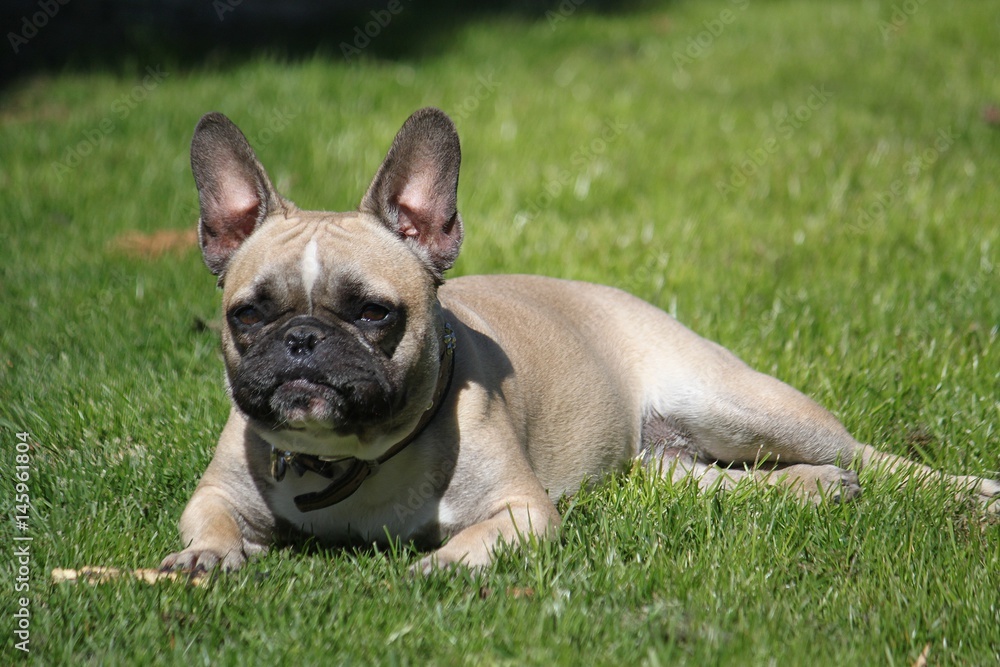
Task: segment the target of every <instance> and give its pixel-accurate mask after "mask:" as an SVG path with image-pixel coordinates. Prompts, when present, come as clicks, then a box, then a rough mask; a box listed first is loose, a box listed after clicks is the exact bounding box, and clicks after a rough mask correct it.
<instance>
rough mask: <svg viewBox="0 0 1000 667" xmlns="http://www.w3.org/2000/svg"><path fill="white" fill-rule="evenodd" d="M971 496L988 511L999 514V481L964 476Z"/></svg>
mask: <svg viewBox="0 0 1000 667" xmlns="http://www.w3.org/2000/svg"><path fill="white" fill-rule="evenodd" d="M965 479H967V480H968V481H969V487H970V489H971V491H972V493H973V497H974V498H975V499H976V500H977V501H978V503H979V504H980V505H981V506H982V507H983V508H984V509H985V510H986V511H987V512H988V513H989V514H994V515H1000V482H997V481H995V480H992V479H983V478H981V477H966V478H965Z"/></svg>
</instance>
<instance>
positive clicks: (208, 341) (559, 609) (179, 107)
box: [0, 0, 1000, 665]
mask: <svg viewBox="0 0 1000 667" xmlns="http://www.w3.org/2000/svg"><path fill="white" fill-rule="evenodd" d="M897 4H898V5H899V7H902V6H903V5H904V4H906V3H897ZM911 5H912V6H914V7H916V10H915V11H914V12H912V13H911V14H908V15H907V14H901V15H900V16H902V17H903V20H901V21H900V22H899V23H900V25H899V26H898V28H897V27H893V28H892V29H891V30H886V22H888V21H890V20H892V17H893V11H894V10H893V3H891V2H882V3H852V2H830V3H814V2H809V1H807V0H797V1H789V2H756V1H754V0H751V1H750V2H749V3H742V2H698V3H695V2H679V3H670V4H666V5H664V6H663V7H660V8H656V7H651V8H647V9H643V10H641V11H637V12H636V13H625V14H596V13H591V12H588V11H587V7H586V5H584V7H583V8H582V9H580V10H578V11H576V12H574V13H573V14H572V15H570V16H569V17H568V19H567V20H566V21H564V22H559V23H554V24H550V22H549V21H548V20H547V19H546V18H545V17H544V16H540V17H538V18H537V19H531V18H525V17H517V16H504V15H502V16H500V17H492V18H482V19H476V20H472V21H469V22H466V23H463V24H460V25H459V27H457V28H455V29H454V30H453V31H452V32H451V33H449V34H447V40H446V41H445V42H444V43H442V44H437V45H435V48H433V49H427V52H426V53H421V54H419V55H418V54H417V53H416V52H414V54H413V55H410V56H405V55H404V56H403V57H402V58H400V59H396V60H392V61H380V60H376V59H374V58H363V59H361V60H360V61H357V62H353V63H345V62H344V61H343V59H342V58H341V57H340V55H339V52H337V51H336V50H335V51H334V52H333V53H332V54H331V55H328V56H321V55H319V56H316V57H314V58H307V59H304V60H297V61H294V62H283V61H281V60H279V59H276V58H268V57H263V56H261V57H259V58H255V59H251V60H249V61H244V62H237V63H232V64H226V65H221V64H220V65H217V66H206V67H204V68H191V67H181V66H177V65H174V64H172V63H171V62H168V61H167V60H164V61H162V62H156V61H149V62H141V61H135V62H131V63H127V64H125V65H123V66H122V67H120V68H118V70H117V71H115V72H109V71H108V72H106V71H101V70H97V71H93V70H91V71H87V72H84V73H79V72H78V73H67V74H63V75H37V76H35V77H32V78H29V79H25V80H22V81H21V82H20V83H19V84H18V85H17V86H16V87H14V88H9V89H7V90H6V91H4V94H3V100H2V106H0V121H2V124H0V155H2V156H3V157H2V160H0V186H2V187H0V210H2V211H3V221H2V223H0V225H2V230H3V254H2V259H0V292H2V295H3V296H2V302H0V304H2V305H0V442H2V445H3V447H2V452H3V457H4V462H3V466H2V470H3V471H4V473H3V475H2V478H0V499H3V502H4V503H5V505H4V506H5V507H6V508H7V510H6V511H7V515H8V516H7V518H5V519H4V521H3V523H2V528H0V538H2V540H3V544H4V545H5V552H6V553H8V556H6V557H5V559H6V561H5V562H4V564H3V567H4V568H6V569H5V571H8V572H10V573H11V576H10V577H8V578H5V579H4V581H5V582H7V583H5V584H3V585H4V586H5V587H6V588H7V590H6V591H5V592H4V594H3V595H0V617H2V618H3V619H4V620H3V624H0V631H2V637H3V639H2V643H3V647H4V648H3V650H4V655H5V656H6V657H4V659H3V661H7V660H8V657H9V656H12V655H15V654H19V652H18V651H16V650H15V649H14V643H15V639H14V636H13V629H14V622H13V620H12V618H11V614H13V613H14V611H15V610H16V604H17V603H16V599H17V597H18V596H19V595H20V594H17V593H15V592H14V574H15V573H16V568H17V564H16V562H15V559H14V557H13V556H11V555H10V554H11V553H12V552H13V549H14V548H15V547H16V546H17V545H18V544H20V543H17V544H16V543H15V542H14V541H13V537H14V536H15V535H18V534H21V533H20V532H19V531H18V530H17V529H16V526H15V524H14V522H13V519H12V517H11V511H12V510H11V506H12V504H13V501H14V495H15V493H14V488H13V484H14V480H13V472H14V468H13V466H14V463H15V459H14V455H15V454H14V452H15V445H16V442H17V438H16V435H15V434H16V433H17V432H20V431H27V432H30V433H31V441H32V446H33V448H32V451H31V464H30V472H31V479H30V493H31V497H32V501H33V503H34V505H33V508H32V510H31V515H30V534H31V535H32V536H33V537H34V541H33V542H32V543H31V553H32V559H31V564H30V569H31V575H30V593H29V595H30V600H31V603H30V611H31V614H32V620H31V650H32V655H31V657H33V658H34V659H35V660H36V661H37V662H38V663H39V664H53V665H54V664H72V665H81V664H94V665H107V664H122V665H130V664H185V665H188V664H213V665H230V664H232V665H237V664H246V663H247V662H248V661H249V662H251V663H257V664H331V663H353V664H369V663H380V664H425V663H436V664H461V663H474V664H480V663H487V664H493V663H499V664H524V663H528V664H541V665H548V664H557V663H558V664H581V663H590V662H593V663H597V664H625V663H636V662H645V663H647V664H651V665H656V664H663V665H671V664H693V665H704V664H765V665H766V664H777V665H823V664H829V665H845V664H855V665H865V664H891V665H911V664H914V662H915V661H916V660H917V658H918V656H919V655H920V653H921V652H922V651H923V650H924V648H925V646H928V645H929V646H930V660H931V662H932V664H940V665H948V664H954V665H986V664H996V661H997V660H998V658H1000V631H998V626H1000V525H998V524H997V523H986V524H983V523H982V522H980V520H979V517H978V515H977V513H976V511H975V510H974V509H972V508H970V507H968V506H965V505H963V504H961V503H959V502H957V501H954V500H952V499H949V498H948V496H947V494H946V493H944V492H938V491H935V490H925V491H917V490H914V489H912V488H904V489H902V490H900V489H897V488H896V486H897V484H896V483H895V481H893V480H889V481H882V480H878V479H874V478H872V477H871V476H868V475H864V476H863V479H862V481H863V483H864V484H865V486H866V492H865V495H864V496H863V497H862V499H860V501H858V502H856V503H853V504H850V505H846V506H824V507H818V508H816V507H803V506H800V505H798V504H797V503H795V502H793V501H792V500H790V499H788V498H786V497H785V496H783V495H781V494H780V493H776V492H764V491H760V490H755V489H746V490H741V491H739V492H736V493H730V494H727V495H725V496H717V497H712V496H701V495H697V494H695V493H693V492H692V490H691V489H689V488H686V487H683V486H680V487H673V488H672V487H669V486H667V485H665V484H662V483H654V482H653V481H652V480H650V479H648V478H647V477H646V476H645V475H643V474H642V473H641V472H635V473H633V474H630V475H627V476H624V477H622V478H616V479H613V480H611V481H610V482H609V483H608V485H606V486H604V487H602V488H600V489H597V490H593V491H586V492H582V493H580V494H579V495H578V496H576V497H575V498H573V499H572V500H570V501H568V502H566V503H564V506H565V507H564V509H565V510H566V523H565V529H564V531H563V534H562V537H561V539H560V540H559V542H558V543H555V544H546V545H540V546H536V547H532V548H530V549H528V550H527V551H526V552H517V553H507V554H504V555H503V556H502V557H501V558H500V559H499V562H498V563H497V564H496V565H495V567H493V568H491V569H490V570H488V571H487V572H485V573H484V574H483V575H482V576H479V577H477V578H470V577H469V576H464V575H461V574H459V575H450V574H445V575H435V576H432V577H430V578H428V579H426V580H424V579H411V578H408V577H407V576H406V569H407V567H408V565H409V564H411V563H412V562H414V560H415V559H416V558H417V555H416V554H414V553H412V552H411V551H409V550H408V549H406V548H402V549H400V550H399V552H398V553H390V554H376V553H350V552H340V551H330V550H323V549H316V548H305V549H283V550H278V551H274V552H272V553H271V554H269V555H268V556H266V557H265V558H263V559H261V560H260V561H256V562H254V563H252V564H251V565H249V566H248V567H247V568H245V569H244V570H242V571H241V572H239V573H236V574H232V575H226V576H219V577H216V578H214V579H212V580H211V582H210V583H209V585H208V586H207V587H205V588H192V587H188V586H185V585H182V584H171V583H162V584H158V585H155V586H145V585H140V584H135V583H130V582H116V583H111V584H107V585H102V586H97V587H91V586H87V585H66V584H63V585H53V584H51V583H49V572H50V570H51V569H52V568H55V567H81V566H84V565H111V566H117V567H125V568H131V567H153V566H155V565H156V564H157V563H158V562H159V560H160V558H162V556H164V555H165V554H166V553H168V552H170V551H171V550H174V549H176V548H177V546H178V542H179V539H178V536H177V532H176V523H177V520H178V518H179V516H180V512H181V509H182V508H183V506H184V503H185V502H186V501H187V499H188V497H189V496H190V494H191V492H192V490H193V489H194V486H195V484H196V483H197V480H198V478H199V476H200V475H201V473H202V471H203V470H204V468H205V466H206V464H207V462H208V460H209V458H210V456H211V452H212V449H213V447H214V443H215V438H216V437H217V434H218V432H219V430H220V429H221V426H222V423H223V420H224V418H225V415H226V411H227V409H228V404H227V400H226V397H225V395H224V391H223V382H222V376H223V372H222V364H221V361H220V359H219V355H218V353H217V342H216V338H215V334H213V333H211V332H210V331H205V330H204V329H203V328H201V327H199V326H197V324H196V323H197V322H199V321H207V320H211V319H212V318H214V317H216V316H217V309H218V299H219V297H218V294H217V292H216V291H215V289H214V284H215V281H214V279H213V278H212V276H210V275H209V274H208V272H207V271H206V270H204V268H203V267H202V265H201V258H200V256H199V255H198V253H197V251H196V250H194V249H188V250H186V251H182V252H179V253H168V254H166V255H163V256H162V257H159V258H154V259H146V258H136V257H132V256H130V255H129V254H128V253H126V252H124V251H122V250H121V249H119V248H118V246H117V245H116V241H115V239H117V238H118V237H119V236H120V235H122V234H124V233H126V232H130V231H135V230H138V231H141V232H145V233H152V232H154V231H158V230H165V229H167V230H184V229H190V228H191V226H193V225H194V223H195V220H196V218H197V210H196V207H197V201H196V196H195V190H194V185H193V181H192V178H191V175H190V171H189V167H188V154H187V151H188V142H189V140H190V135H191V130H192V129H193V127H194V124H195V122H196V121H197V119H198V117H199V116H200V115H201V114H202V113H203V112H206V111H209V110H220V111H223V112H225V113H227V114H228V115H230V116H231V117H232V118H233V119H234V120H235V121H236V122H237V123H238V124H239V125H240V126H241V127H242V128H243V129H244V131H245V132H246V133H247V134H248V136H250V137H251V140H256V141H255V143H256V144H257V148H258V154H259V155H260V157H261V160H262V161H263V162H264V164H265V165H266V166H267V168H268V169H269V171H270V173H271V175H272V177H273V178H274V179H275V180H276V182H277V184H278V187H279V189H280V190H281V191H282V192H284V193H286V194H287V195H288V196H289V197H291V198H292V199H293V200H295V201H296V202H297V203H299V204H300V205H302V206H306V207H311V208H328V209H339V210H344V209H348V208H353V207H354V206H355V205H356V204H357V202H358V201H359V199H360V197H361V195H362V193H363V191H364V188H365V186H366V185H367V183H368V181H369V179H370V178H371V176H372V174H373V173H374V170H375V169H376V167H377V166H378V163H379V160H380V159H381V157H382V156H383V154H384V151H385V150H386V149H387V147H388V145H389V142H390V141H391V138H392V136H393V134H394V133H395V131H396V130H397V129H398V127H399V125H400V124H401V123H402V121H403V120H404V119H405V118H406V116H407V115H408V114H409V113H410V112H412V111H413V110H414V109H416V108H418V107H420V106H423V105H428V104H432V105H436V106H440V107H441V108H443V109H445V110H446V111H449V112H451V113H452V115H453V116H454V117H455V119H456V122H457V125H458V127H459V131H460V133H461V135H462V139H463V147H464V161H463V162H464V164H463V167H464V169H463V172H462V179H461V187H460V207H461V210H462V212H463V215H464V218H465V221H466V228H467V239H466V242H465V246H464V250H463V254H462V256H461V258H460V260H459V262H458V265H457V266H456V268H455V270H454V271H453V272H452V275H461V274H470V273H488V272H535V273H544V274H548V275H553V276H561V277H570V278H578V279H585V280H592V281H597V282H603V283H609V284H615V285H619V286H622V287H625V288H627V289H629V290H630V291H632V292H634V293H636V294H638V295H639V296H641V297H644V298H646V299H649V300H651V301H653V302H654V303H657V304H658V305H660V306H661V307H664V308H666V309H668V310H670V311H671V312H673V313H674V314H675V315H676V316H677V317H678V318H679V319H680V320H682V321H683V322H684V323H686V324H688V325H689V326H691V327H692V328H694V329H695V330H696V331H698V332H699V333H701V334H703V335H705V336H707V337H709V338H712V339H715V340H718V341H719V342H721V343H722V344H724V345H726V346H728V347H730V348H731V349H733V350H734V351H735V352H737V353H738V354H739V355H740V356H741V357H743V358H744V359H746V360H747V361H748V362H749V363H751V364H752V365H753V366H755V367H757V368H759V369H760V370H763V371H766V372H768V373H772V374H775V375H777V376H778V377H780V378H781V379H783V380H786V381H788V382H790V383H791V384H793V385H795V386H797V387H799V388H801V389H803V390H804V391H806V393H808V394H810V395H811V396H813V397H815V398H816V399H817V400H819V401H820V402H821V403H823V404H824V405H826V406H827V407H829V408H830V409H831V410H833V411H834V412H835V413H836V414H837V415H838V416H839V417H840V418H841V419H842V420H843V421H844V423H845V424H846V425H847V426H848V428H849V429H850V430H851V431H852V432H853V433H854V434H855V435H856V437H858V438H859V439H860V440H863V441H867V442H871V443H874V444H876V445H877V446H879V447H881V448H884V449H887V450H890V451H893V452H896V453H900V454H907V455H910V456H913V457H915V458H917V459H919V460H921V461H924V462H926V463H928V464H929V465H933V466H935V467H939V468H943V469H946V470H949V471H952V472H968V473H978V474H992V475H996V474H997V472H996V471H998V470H1000V436H998V433H997V424H998V421H1000V402H998V396H1000V363H998V356H1000V341H998V326H1000V298H997V297H998V290H997V285H998V284H1000V283H998V279H997V275H996V273H997V265H998V264H1000V225H997V222H996V214H997V211H998V210H1000V188H997V183H996V174H998V173H1000V130H998V129H997V128H996V127H992V126H990V125H989V124H988V123H986V122H984V120H983V117H982V110H983V108H984V107H985V106H987V105H988V104H991V103H997V102H1000V58H998V56H997V50H996V34H997V29H998V27H1000V21H998V18H997V14H996V12H995V11H994V7H992V6H991V3H978V2H972V1H968V2H960V3H951V4H942V3H923V4H917V3H909V4H907V6H911ZM724 10H729V11H731V12H732V14H726V15H723V14H722V12H723V11H724ZM724 18H728V19H731V20H729V21H728V22H724V21H723V19H724ZM720 26H721V29H720ZM404 27H405V26H404ZM710 28H714V29H715V31H716V32H717V33H719V34H718V35H717V36H715V37H712V38H711V39H710V40H709V39H707V38H706V37H705V35H709V36H711V32H710ZM883 33H885V34H883ZM381 38H382V39H392V38H393V37H392V33H391V27H390V31H387V32H386V33H385V35H384V36H383V37H381ZM699 40H700V43H701V44H702V45H704V46H700V47H699V48H702V49H704V50H698V49H696V48H694V47H692V44H694V45H695V46H696V47H698V46H699ZM707 42H710V43H707ZM688 49H692V50H691V51H688ZM691 53H694V54H696V55H697V57H692V56H691V55H689V54H691ZM678 54H679V56H678ZM686 59H690V62H686ZM147 66H154V67H155V66H160V67H161V68H162V71H164V72H166V73H167V76H166V77H165V78H162V80H161V81H159V82H156V83H155V85H152V84H153V83H154V82H153V81H152V80H148V81H147V83H148V84H149V85H148V86H147V89H146V90H143V89H142V87H141V82H142V77H143V76H144V75H145V72H144V70H145V68H146V67H147ZM133 70H134V73H126V72H132V71H133ZM484 82H485V83H484ZM137 85H139V86H140V88H138V89H137V88H136V86H137ZM813 87H815V88H816V89H817V90H820V91H823V93H824V96H825V97H828V99H826V100H825V101H823V102H822V103H819V102H818V98H814V99H813V102H814V104H813V106H814V107H816V108H814V109H810V108H809V107H808V106H806V107H805V109H806V110H807V111H808V113H806V111H802V110H801V109H802V107H803V105H807V104H808V103H809V101H810V100H809V96H810V94H811V93H810V90H811V89H812V88H813ZM130 96H132V97H130ZM140 96H141V97H143V98H144V99H142V100H141V101H135V102H134V104H133V101H134V100H135V98H137V97H140ZM130 100H131V101H130ZM125 111H127V112H128V113H127V114H125ZM797 111H799V112H800V113H801V114H802V116H808V117H807V118H805V119H804V120H802V121H801V122H798V121H797V122H796V123H795V124H794V125H792V124H791V123H790V122H789V121H788V120H787V118H786V117H785V116H783V114H788V113H791V114H795V113H796V112H797ZM276 114H277V115H276ZM609 124H610V125H609ZM608 128H611V129H608ZM620 128H624V129H620ZM95 130H96V131H97V132H98V134H96V135H95ZM105 130H106V131H105ZM942 131H943V132H944V133H945V134H944V138H943V139H942V136H941V134H940V133H941V132H942ZM602 134H603V135H604V136H603V139H602ZM88 136H90V137H96V138H95V139H93V140H89V139H88V138H87V137H88ZM81 142H83V143H82V144H81ZM88 142H89V143H88ZM935 142H938V144H937V146H935ZM73 147H76V149H77V150H78V151H79V152H81V153H82V152H83V151H86V152H87V155H81V156H80V157H79V160H78V164H77V163H76V162H74V164H75V166H74V167H71V168H67V169H58V168H57V166H56V165H57V163H58V162H59V161H63V160H65V159H66V157H67V150H69V149H71V148H73ZM755 157H756V158H757V160H756V162H754V161H753V160H754V158H755ZM747 159H750V160H751V162H750V163H745V160H747ZM757 162H759V163H760V164H757ZM741 163H742V164H743V166H742V167H741ZM741 176H742V177H743V178H741ZM744 181H745V182H744ZM720 183H722V184H725V183H729V187H720ZM991 471H992V472H991ZM896 481H898V480H896Z"/></svg>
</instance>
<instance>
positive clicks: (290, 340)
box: [285, 325, 324, 357]
mask: <svg viewBox="0 0 1000 667" xmlns="http://www.w3.org/2000/svg"><path fill="white" fill-rule="evenodd" d="M323 338H324V335H323V332H322V331H320V329H319V328H317V327H313V326H309V325H299V326H297V327H292V328H291V329H289V330H288V331H286V332H285V349H286V350H288V354H289V355H291V356H293V357H307V356H309V355H310V354H312V352H313V349H315V347H316V345H317V344H318V343H319V342H320V341H322V340H323Z"/></svg>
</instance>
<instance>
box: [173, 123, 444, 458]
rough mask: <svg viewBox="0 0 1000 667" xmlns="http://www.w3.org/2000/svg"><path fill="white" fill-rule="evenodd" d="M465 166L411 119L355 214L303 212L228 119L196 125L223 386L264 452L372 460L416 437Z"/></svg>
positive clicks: (195, 157) (434, 371) (438, 132)
mask: <svg viewBox="0 0 1000 667" xmlns="http://www.w3.org/2000/svg"><path fill="white" fill-rule="evenodd" d="M460 161H461V152H460V149H459V142H458V135H457V133H456V131H455V127H454V125H453V124H452V122H451V120H450V119H449V118H448V117H447V116H446V115H445V114H444V113H442V112H441V111H439V110H437V109H422V110H420V111H418V112H416V113H415V114H413V115H412V116H411V117H410V118H409V119H408V120H407V121H406V123H405V124H404V125H403V127H402V129H400V131H399V133H398V134H397V135H396V139H395V141H394V142H393V144H392V147H391V148H390V149H389V153H388V155H387V156H386V158H385V161H384V162H383V163H382V166H381V167H380V168H379V170H378V172H377V173H376V175H375V178H374V180H373V181H372V184H371V186H370V187H369V188H368V191H367V193H366V194H365V195H364V197H363V199H362V201H361V205H360V207H359V209H358V210H357V211H353V212H349V213H330V212H318V211H302V210H299V209H298V208H297V207H296V206H295V205H294V204H292V203H291V202H290V201H288V200H287V199H284V198H283V197H281V195H279V194H278V193H277V192H276V191H275V189H274V187H273V186H272V184H271V181H270V179H269V178H268V176H267V173H266V172H265V171H264V168H263V167H262V166H261V164H260V162H259V161H258V160H257V157H256V156H255V154H254V152H253V149H251V147H250V145H249V143H248V142H247V140H246V137H244V136H243V134H242V133H241V132H240V130H239V129H238V128H237V127H236V126H235V125H234V124H233V123H232V122H231V121H230V120H229V119H228V118H226V117H225V116H223V115H222V114H219V113H211V114H208V115H206V116H205V117H203V118H202V119H201V122H199V123H198V126H197V128H196V129H195V134H194V139H193V141H192V145H191V165H192V169H193V171H194V177H195V182H196V183H197V186H198V195H199V200H200V206H201V220H200V223H199V237H200V242H201V249H202V254H203V256H204V259H205V263H206V264H207V265H208V268H209V269H210V270H211V271H212V273H214V274H216V275H218V276H219V281H220V284H221V285H222V286H223V308H224V315H225V322H224V325H223V334H222V342H223V352H224V356H225V363H226V370H227V374H228V380H229V390H230V394H231V396H232V399H233V402H234V403H235V405H236V407H237V408H238V409H239V410H240V411H241V412H242V413H243V414H244V415H245V416H246V417H247V418H248V420H249V423H250V425H251V426H252V427H253V428H255V429H256V430H257V431H258V432H260V434H261V435H262V437H264V439H265V440H267V441H268V442H270V443H271V444H272V445H274V446H276V447H278V448H281V449H285V450H289V451H299V452H304V453H308V454H315V455H321V456H357V457H360V458H367V459H372V458H376V457H378V456H379V455H380V454H381V453H383V452H384V451H386V450H388V449H389V448H390V447H391V446H392V445H393V444H395V443H396V442H398V441H400V440H402V439H403V438H404V437H405V436H406V435H407V434H408V433H409V432H411V431H412V430H413V429H414V428H415V426H416V424H417V422H418V421H419V419H420V417H421V415H422V414H423V412H424V411H425V410H426V409H427V406H428V404H429V403H430V402H431V401H432V398H433V394H434V390H435V387H436V384H437V378H438V371H439V367H440V361H441V350H442V347H441V346H442V345H443V343H442V337H443V335H444V329H443V327H444V323H443V319H442V315H441V312H440V305H439V304H438V301H437V287H438V285H439V284H440V283H441V280H442V277H443V274H444V272H445V271H446V270H447V269H448V268H450V267H451V266H452V264H453V263H454V261H455V258H456V257H457V256H458V251H459V247H460V246H461V243H462V220H461V218H460V216H459V214H458V211H457V208H456V195H457V188H458V171H459V164H460Z"/></svg>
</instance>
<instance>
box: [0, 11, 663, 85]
mask: <svg viewBox="0 0 1000 667" xmlns="http://www.w3.org/2000/svg"><path fill="white" fill-rule="evenodd" d="M646 4H648V1H647V0H626V1H624V2H614V1H613V0H485V1H483V2H478V3H475V4H473V3H463V2H461V0H439V1H437V2H418V0H290V1H288V2H272V1H271V0H211V1H208V0H157V1H155V2H149V3H144V2H141V1H139V0H103V1H99V2H82V1H73V0H12V1H11V2H5V3H3V4H2V6H0V25H3V26H4V27H5V30H4V40H5V42H6V44H4V45H3V46H2V47H0V53H2V54H3V55H2V56H0V90H2V89H3V88H5V87H7V86H9V85H10V84H11V83H13V82H15V81H17V80H18V79H19V78H22V77H26V76H30V75H33V74H36V73H40V72H61V71H87V70H92V69H93V70H102V71H107V70H110V71H115V72H121V73H123V74H130V73H133V72H141V71H142V70H143V68H144V67H145V66H147V65H149V64H150V63H154V64H155V63H158V64H163V65H167V64H169V65H171V66H172V67H174V68H176V69H182V70H183V69H193V68H197V67H203V66H206V65H208V66H212V67H227V66H232V65H235V64H238V63H239V62H240V61H242V60H244V59H246V58H248V57H253V56H256V55H260V54H262V53H265V54H270V55H273V56H275V57H279V58H287V59H289V60H296V59H300V58H308V57H312V56H314V55H317V54H319V55H326V56H328V57H330V58H331V59H337V60H339V59H344V60H346V61H351V60H354V59H361V58H367V59H385V60H397V59H404V58H405V59H419V58H421V57H424V56H426V55H432V54H435V53H438V52H440V51H442V50H444V49H446V48H447V47H448V44H449V43H450V41H451V40H452V38H453V36H454V34H455V32H456V31H457V30H458V29H459V28H460V27H461V26H462V25H463V24H464V23H466V22H468V21H470V20H488V19H490V18H492V17H496V18H503V17H515V18H524V19H527V20H546V19H547V20H550V21H552V22H553V24H554V25H555V24H558V22H559V20H560V18H568V17H569V16H570V15H572V14H574V13H576V12H577V11H580V12H591V13H595V12H596V13H611V12H616V13H621V12H627V11H632V10H635V9H638V8H639V7H641V6H643V5H646Z"/></svg>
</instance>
